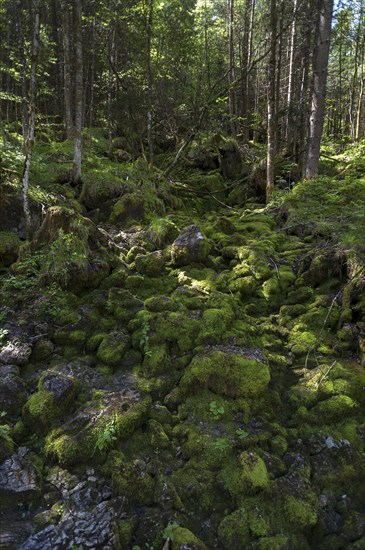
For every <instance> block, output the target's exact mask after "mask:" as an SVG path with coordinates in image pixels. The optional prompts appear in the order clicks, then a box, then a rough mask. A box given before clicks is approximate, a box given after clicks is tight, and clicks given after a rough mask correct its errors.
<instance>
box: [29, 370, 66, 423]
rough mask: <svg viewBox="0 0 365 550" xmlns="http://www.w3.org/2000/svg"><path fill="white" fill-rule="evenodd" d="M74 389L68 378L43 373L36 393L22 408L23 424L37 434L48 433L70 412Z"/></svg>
mask: <svg viewBox="0 0 365 550" xmlns="http://www.w3.org/2000/svg"><path fill="white" fill-rule="evenodd" d="M76 387H77V386H76V383H75V381H74V380H73V379H72V378H71V377H69V376H65V375H62V374H60V373H56V372H52V371H47V372H45V373H44V374H43V375H42V376H41V378H40V380H39V383H38V391H37V392H36V393H34V394H33V395H32V396H31V397H30V398H29V400H28V401H27V403H26V404H25V405H24V407H23V420H24V423H25V424H26V425H27V426H28V427H29V428H30V429H31V430H33V431H34V432H36V433H39V434H44V433H46V432H47V431H49V430H50V429H51V428H52V427H54V426H56V425H57V424H59V423H60V421H61V419H62V418H63V417H64V416H65V415H66V414H67V413H69V412H70V407H71V405H72V403H73V401H74V399H75V393H76Z"/></svg>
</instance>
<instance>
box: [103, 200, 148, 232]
mask: <svg viewBox="0 0 365 550" xmlns="http://www.w3.org/2000/svg"><path fill="white" fill-rule="evenodd" d="M144 217H145V206H144V199H143V195H142V194H141V193H139V192H134V193H126V194H125V195H123V197H121V198H120V199H119V200H118V201H117V202H116V203H115V205H114V207H113V211H112V213H111V215H110V223H112V224H113V225H123V224H125V223H126V222H128V221H130V220H135V221H141V220H143V219H144Z"/></svg>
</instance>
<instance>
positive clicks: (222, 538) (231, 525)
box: [218, 508, 251, 550]
mask: <svg viewBox="0 0 365 550" xmlns="http://www.w3.org/2000/svg"><path fill="white" fill-rule="evenodd" d="M218 538H219V544H220V547H221V548H222V549H223V550H232V549H233V548H237V549H238V548H245V547H248V545H249V543H250V540H251V537H250V530H249V523H248V513H247V510H246V509H245V508H240V509H239V510H236V511H235V512H233V513H232V514H230V515H228V516H226V517H225V518H224V519H223V520H222V521H221V523H220V524H219V528H218Z"/></svg>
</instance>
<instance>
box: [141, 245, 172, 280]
mask: <svg viewBox="0 0 365 550" xmlns="http://www.w3.org/2000/svg"><path fill="white" fill-rule="evenodd" d="M165 265H166V260H165V257H164V254H163V252H162V251H161V250H157V251H156V252H151V253H150V254H146V255H139V256H137V257H136V259H135V267H136V269H137V271H138V272H139V273H141V275H147V276H148V277H159V276H160V275H162V274H163V272H164V271H165Z"/></svg>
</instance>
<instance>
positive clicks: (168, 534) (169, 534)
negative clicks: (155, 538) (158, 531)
mask: <svg viewBox="0 0 365 550" xmlns="http://www.w3.org/2000/svg"><path fill="white" fill-rule="evenodd" d="M176 527H179V524H178V523H176V521H169V523H168V525H167V527H165V529H164V531H163V533H162V537H163V538H164V539H166V540H167V539H170V540H171V542H174V530H175V529H176Z"/></svg>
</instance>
